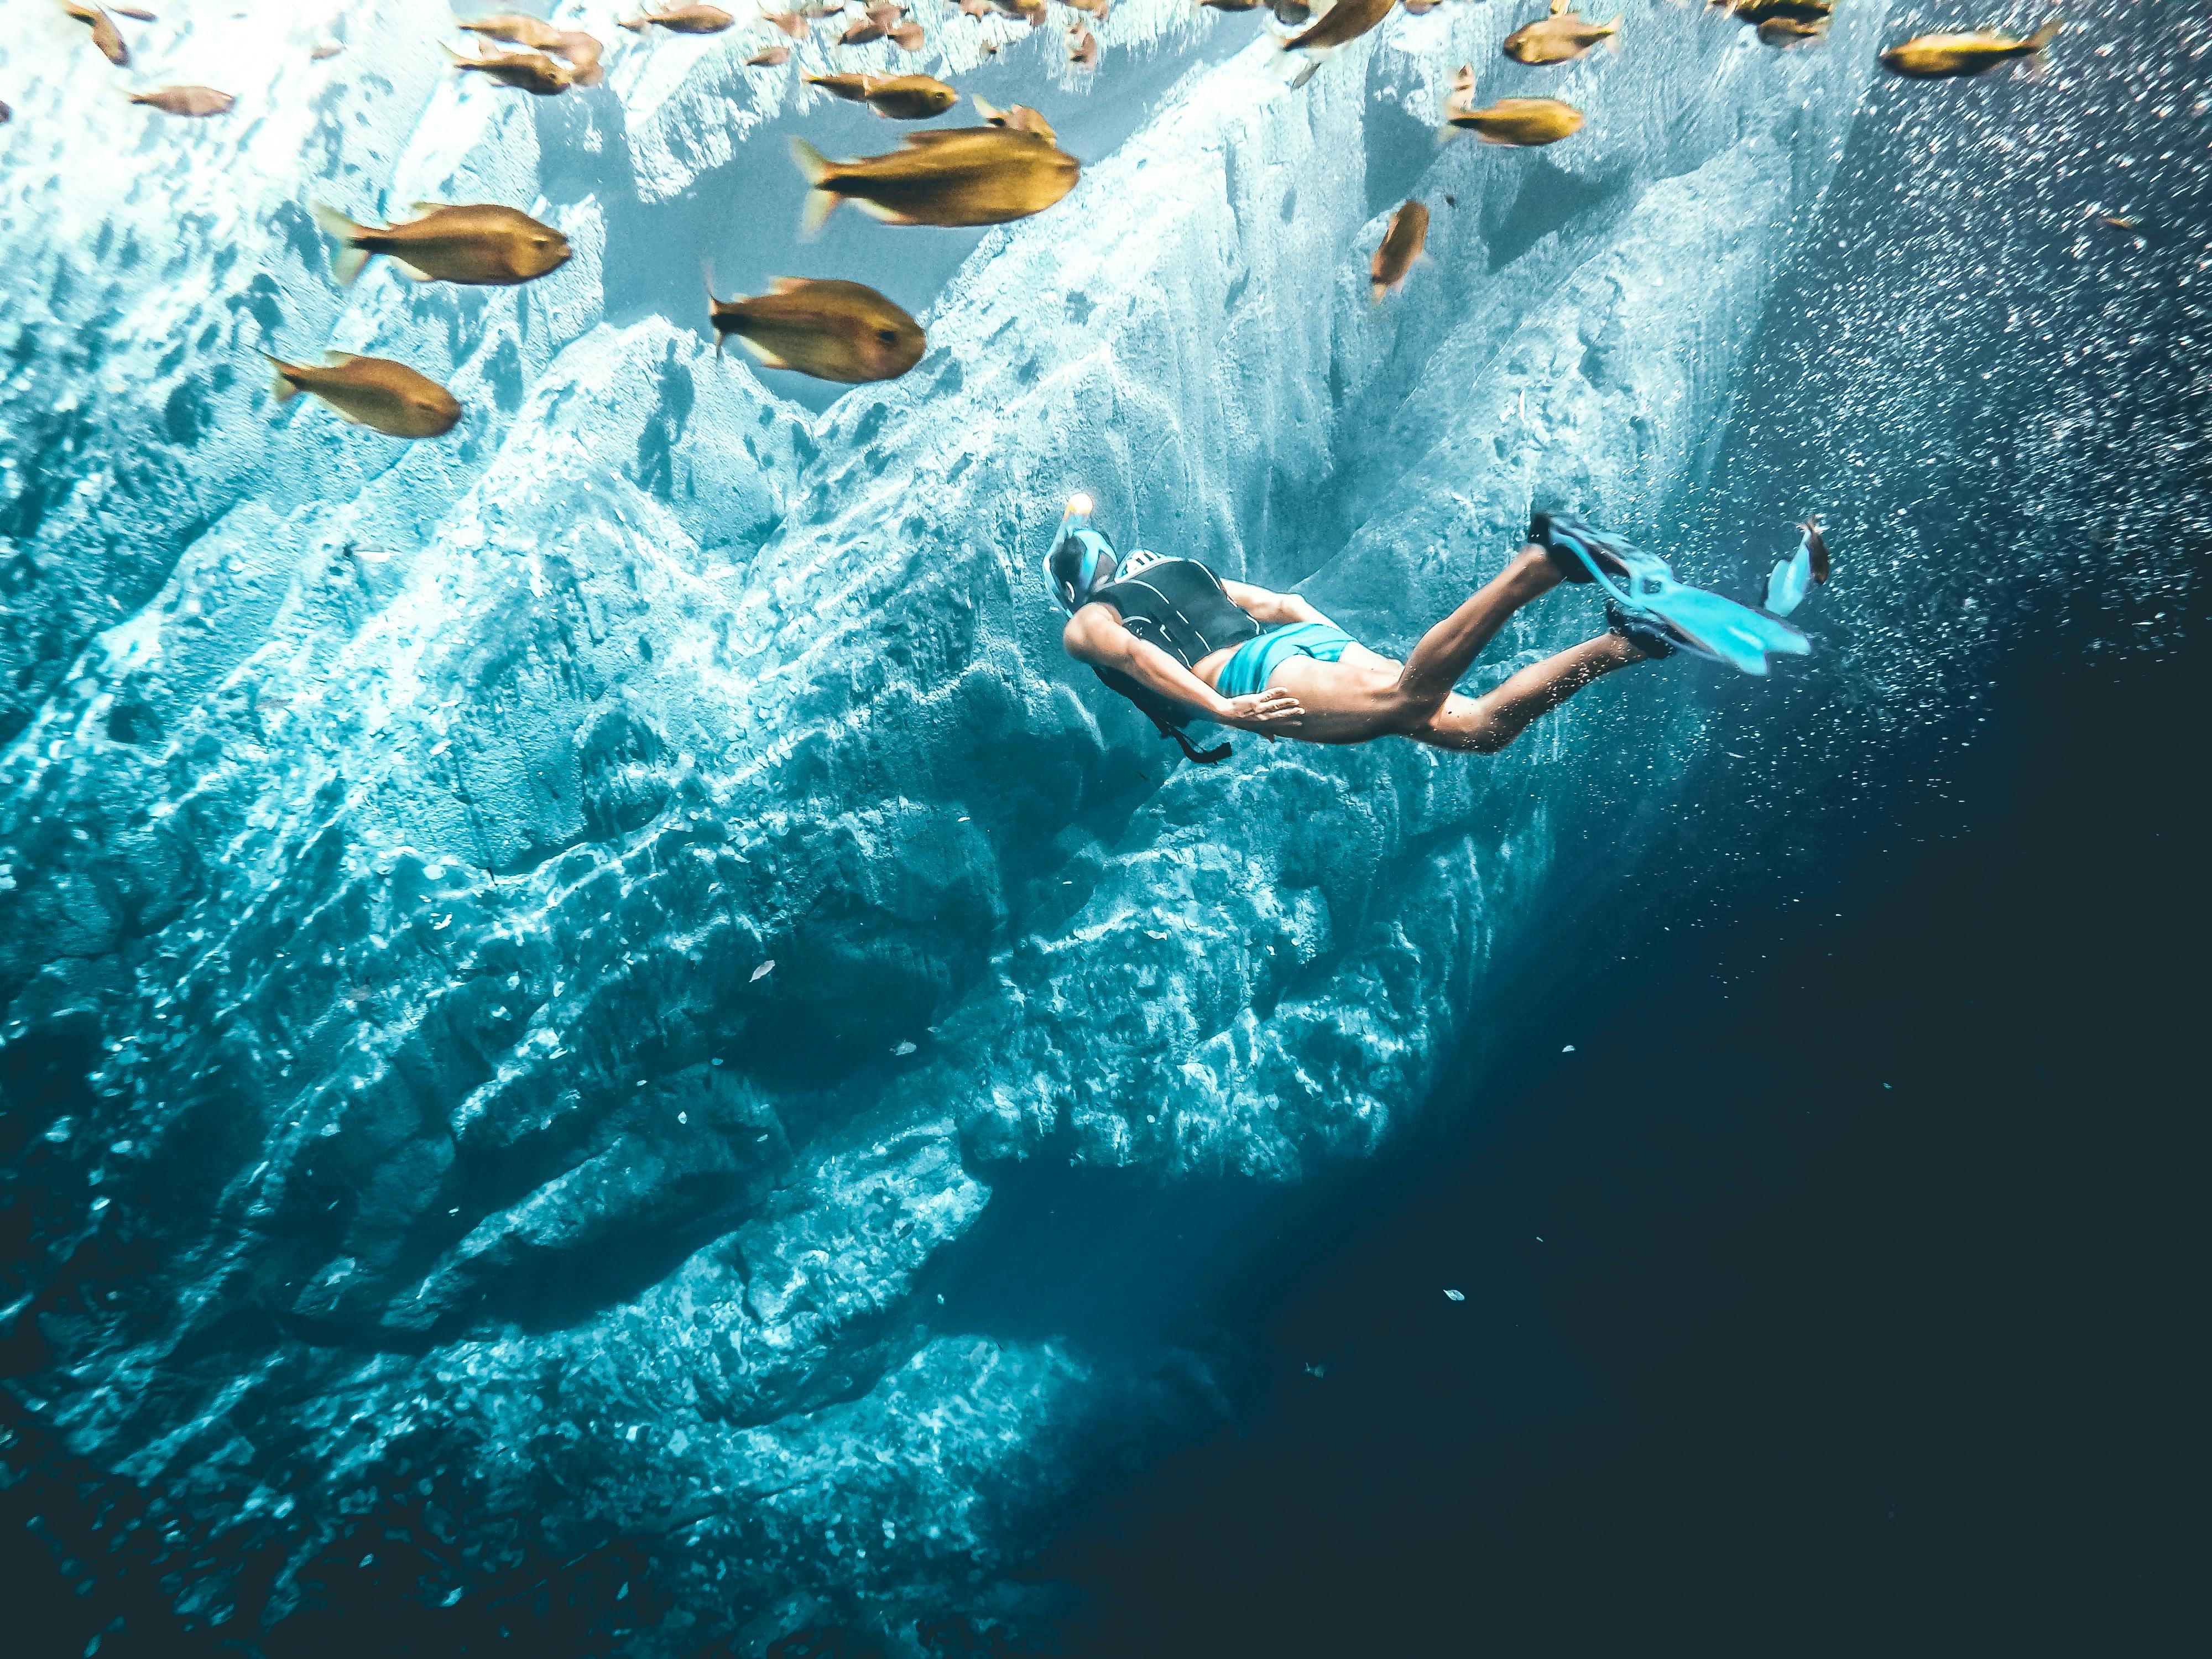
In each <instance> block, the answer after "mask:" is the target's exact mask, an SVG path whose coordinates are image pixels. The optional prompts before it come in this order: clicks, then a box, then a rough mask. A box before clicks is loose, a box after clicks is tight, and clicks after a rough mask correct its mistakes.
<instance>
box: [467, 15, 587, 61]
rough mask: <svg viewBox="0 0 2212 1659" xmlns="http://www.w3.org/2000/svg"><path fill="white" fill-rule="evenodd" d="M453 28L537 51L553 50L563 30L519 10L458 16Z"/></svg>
mask: <svg viewBox="0 0 2212 1659" xmlns="http://www.w3.org/2000/svg"><path fill="white" fill-rule="evenodd" d="M453 27H455V28H457V29H461V30H464V31H465V32H466V33H470V34H480V35H482V36H483V37H484V38H485V39H486V40H504V41H506V42H507V45H509V46H528V47H530V48H532V50H533V51H537V52H547V51H550V50H552V48H553V46H554V45H555V43H556V42H557V41H558V40H560V39H561V31H560V30H558V29H556V28H555V27H553V26H552V25H551V24H550V23H548V22H546V21H544V20H543V19H542V18H537V17H530V16H526V15H523V14H522V13H520V12H500V13H498V14H496V15H494V16H490V17H477V18H469V19H463V18H459V17H456V18H455V19H453Z"/></svg>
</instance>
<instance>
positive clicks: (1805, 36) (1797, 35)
mask: <svg viewBox="0 0 2212 1659" xmlns="http://www.w3.org/2000/svg"><path fill="white" fill-rule="evenodd" d="M1827 34H1828V26H1827V24H1826V22H1825V21H1822V22H1819V23H1808V22H1806V21H1804V20H1803V19H1802V18H1798V17H1770V18H1768V19H1767V20H1766V21H1765V22H1764V23H1761V24H1760V25H1759V40H1761V41H1763V42H1764V43H1765V44H1766V45H1767V46H1783V47H1789V46H1802V45H1804V44H1805V42H1806V41H1808V40H1826V38H1827Z"/></svg>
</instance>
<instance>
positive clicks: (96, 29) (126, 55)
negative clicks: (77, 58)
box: [62, 0, 131, 69]
mask: <svg viewBox="0 0 2212 1659" xmlns="http://www.w3.org/2000/svg"><path fill="white" fill-rule="evenodd" d="M62 9H63V10H64V12H66V13H68V14H69V15H70V16H71V17H74V18H75V19H76V21H78V22H80V23H82V24H85V25H86V26H87V27H89V28H90V29H91V30H92V44H93V45H94V46H96V47H98V48H99V49H100V56H101V57H102V58H106V59H107V61H108V62H109V63H111V64H114V65H115V67H116V68H118V69H129V68H130V67H131V48H130V47H128V46H125V45H124V44H123V31H122V30H121V29H118V27H115V20H114V19H113V18H112V17H110V16H109V15H107V14H106V12H104V11H102V10H101V9H100V8H99V7H98V6H88V5H86V4H84V3H82V0H62Z"/></svg>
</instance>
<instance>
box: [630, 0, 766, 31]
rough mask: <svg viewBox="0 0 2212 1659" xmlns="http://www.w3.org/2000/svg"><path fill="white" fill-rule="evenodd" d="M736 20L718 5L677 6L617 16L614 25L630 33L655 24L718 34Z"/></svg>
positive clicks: (676, 29)
mask: <svg viewBox="0 0 2212 1659" xmlns="http://www.w3.org/2000/svg"><path fill="white" fill-rule="evenodd" d="M736 21H738V20H737V19H736V18H734V17H732V16H731V15H730V14H729V13H727V12H726V11H724V10H723V9H721V8H720V6H678V7H676V8H674V9H672V10H669V11H649V12H647V13H646V14H645V15H643V16H642V17H617V19H616V20H615V27H617V28H624V29H628V30H629V32H630V33H632V34H642V33H645V32H646V30H647V29H649V28H652V27H654V26H655V25H658V26H659V27H662V28H665V29H666V30H667V31H668V32H669V33H671V34H720V33H721V32H722V31H723V30H724V29H726V28H728V27H730V26H731V25H732V24H733V23H735V22H736ZM771 21H773V20H771Z"/></svg>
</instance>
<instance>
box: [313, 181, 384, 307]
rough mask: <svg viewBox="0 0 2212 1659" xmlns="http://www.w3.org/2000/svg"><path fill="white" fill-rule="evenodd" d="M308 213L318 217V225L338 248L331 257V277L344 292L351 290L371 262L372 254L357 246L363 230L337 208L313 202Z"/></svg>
mask: <svg viewBox="0 0 2212 1659" xmlns="http://www.w3.org/2000/svg"><path fill="white" fill-rule="evenodd" d="M307 210H308V211H309V212H310V213H312V214H313V215H314V216H315V222H316V223H317V224H319V225H320V226H321V227H322V228H323V234H324V235H325V236H327V237H329V238H330V239H331V240H332V241H334V242H336V243H337V245H338V249H337V252H335V253H333V254H332V255H331V276H332V277H334V278H335V279H336V280H337V285H338V286H339V287H340V288H351V287H352V286H353V285H354V283H355V280H356V278H358V277H359V276H360V275H361V272H362V266H364V265H366V264H368V261H369V252H368V249H367V248H365V247H357V246H355V243H354V239H355V238H356V237H357V236H359V235H360V234H362V227H361V226H359V225H357V224H356V223H355V222H353V221H352V220H350V219H349V218H347V217H346V216H345V215H344V214H343V213H340V212H339V211H338V210H337V209H336V208H334V207H331V206H328V205H326V204H324V203H321V202H310V203H308V204H307Z"/></svg>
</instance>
